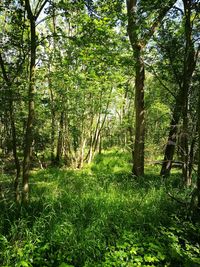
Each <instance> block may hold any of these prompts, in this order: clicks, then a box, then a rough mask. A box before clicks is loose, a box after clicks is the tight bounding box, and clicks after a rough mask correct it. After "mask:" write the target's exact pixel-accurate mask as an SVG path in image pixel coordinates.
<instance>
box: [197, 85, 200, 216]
mask: <svg viewBox="0 0 200 267" xmlns="http://www.w3.org/2000/svg"><path fill="white" fill-rule="evenodd" d="M197 192H198V209H199V212H200V90H199V99H198V172H197Z"/></svg>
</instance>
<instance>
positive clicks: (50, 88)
mask: <svg viewBox="0 0 200 267" xmlns="http://www.w3.org/2000/svg"><path fill="white" fill-rule="evenodd" d="M50 74H51V72H50V67H49V76H50ZM48 84H49V91H50V98H51V165H54V163H55V155H54V149H55V128H56V125H55V122H56V120H55V117H56V112H55V103H54V96H53V90H52V83H51V78H50V77H48Z"/></svg>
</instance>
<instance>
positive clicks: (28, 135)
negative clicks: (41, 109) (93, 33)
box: [22, 0, 36, 203]
mask: <svg viewBox="0 0 200 267" xmlns="http://www.w3.org/2000/svg"><path fill="white" fill-rule="evenodd" d="M25 6H26V11H27V14H28V19H29V22H30V29H31V52H30V57H31V59H30V70H29V71H30V73H29V90H28V119H27V124H26V132H25V144H24V160H23V179H22V185H23V189H22V202H23V203H27V202H28V199H29V173H30V164H31V154H32V142H33V124H34V111H35V108H34V94H35V62H36V25H35V19H36V18H35V16H34V15H33V13H32V11H31V7H30V3H29V0H26V1H25Z"/></svg>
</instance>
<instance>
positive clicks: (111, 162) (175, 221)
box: [0, 149, 200, 267]
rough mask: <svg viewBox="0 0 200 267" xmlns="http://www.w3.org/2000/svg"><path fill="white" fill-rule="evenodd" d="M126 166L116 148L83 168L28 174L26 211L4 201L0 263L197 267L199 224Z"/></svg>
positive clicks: (154, 181) (149, 178) (152, 181)
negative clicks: (28, 184)
mask: <svg viewBox="0 0 200 267" xmlns="http://www.w3.org/2000/svg"><path fill="white" fill-rule="evenodd" d="M130 169H131V166H130V158H129V155H128V154H126V153H124V152H122V151H118V150H116V149H115V150H110V151H106V152H105V153H103V154H102V155H98V156H97V157H96V158H95V160H94V162H93V163H92V164H91V165H88V166H86V167H85V168H84V169H83V170H70V169H68V170H66V169H54V168H52V169H46V170H40V171H35V172H33V173H32V176H31V180H30V186H31V201H30V204H29V206H28V207H27V208H23V207H16V206H15V205H14V204H13V203H11V202H7V203H3V202H2V203H1V210H2V213H1V215H0V216H1V221H0V233H1V235H0V265H1V266H4V267H6V266H7V267H8V266H9V267H10V266H11V267H12V266H17V267H20V266H36V267H37V266H38V267H40V266H55V267H56V266H61V267H67V266H69V265H71V266H75V267H82V266H84V267H86V266H87V267H89V266H191V267H192V266H200V265H195V264H199V263H198V257H197V255H196V254H197V251H196V250H197V249H198V244H197V243H198V238H199V232H198V231H196V226H194V225H193V224H191V223H190V222H188V221H187V220H185V218H184V210H183V209H181V207H180V206H179V204H178V203H176V202H174V201H173V200H171V199H170V198H169V197H168V196H167V194H166V186H165V185H164V183H163V181H162V180H161V178H160V177H159V176H158V175H155V174H153V173H154V172H152V170H149V171H147V175H146V176H145V177H141V178H140V179H138V180H135V179H134V178H133V177H132V175H131V173H130ZM183 225H184V227H183ZM192 227H195V231H193V232H194V233H193V238H192V240H190V239H189V237H188V236H189V234H188V233H191V231H192V230H191V229H193V228H192ZM183 229H184V231H183ZM180 236H181V238H182V239H184V240H186V241H187V244H188V246H189V248H188V250H187V249H186V247H182V246H181V244H180V240H179V239H180ZM170 238H172V239H170ZM173 238H174V239H173ZM186 241H184V242H186ZM149 244H151V245H149ZM152 244H153V245H152ZM172 245H173V246H174V247H175V249H174V250H173V246H172ZM156 246H157V249H155V247H156ZM171 246H172V248H171ZM169 248H170V249H171V250H170V249H169ZM195 249H196V250H195ZM131 251H132V252H131ZM133 251H135V252H134V253H135V254H134V253H133ZM174 251H175V252H174ZM195 251H196V252H195ZM158 252H159V253H160V254H158ZM189 253H190V254H189ZM191 262H192V264H193V265H186V264H191ZM135 264H136V265H135ZM167 264H168V265H167ZM170 264H171V265H170ZM173 264H176V265H173ZM181 264H182V265H181ZM184 264H185V265H184Z"/></svg>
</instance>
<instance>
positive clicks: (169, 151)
mask: <svg viewBox="0 0 200 267" xmlns="http://www.w3.org/2000/svg"><path fill="white" fill-rule="evenodd" d="M181 99H182V96H181V91H180V92H179V96H177V97H176V103H175V107H174V111H173V114H172V119H171V122H170V130H169V135H168V140H167V144H166V147H165V153H164V160H163V164H162V168H161V172H160V175H162V176H164V177H167V176H169V175H170V171H171V167H172V160H173V157H174V152H175V147H176V140H177V132H178V123H179V120H180V117H181Z"/></svg>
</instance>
